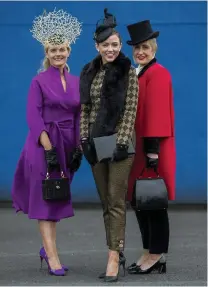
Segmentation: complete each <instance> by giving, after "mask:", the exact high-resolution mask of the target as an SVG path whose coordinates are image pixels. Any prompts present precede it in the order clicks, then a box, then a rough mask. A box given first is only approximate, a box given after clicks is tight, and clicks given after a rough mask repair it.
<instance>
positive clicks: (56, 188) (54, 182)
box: [42, 171, 71, 201]
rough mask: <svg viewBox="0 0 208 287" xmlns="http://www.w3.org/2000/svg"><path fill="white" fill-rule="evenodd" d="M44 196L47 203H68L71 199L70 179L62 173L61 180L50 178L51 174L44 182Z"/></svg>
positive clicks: (47, 174)
mask: <svg viewBox="0 0 208 287" xmlns="http://www.w3.org/2000/svg"><path fill="white" fill-rule="evenodd" d="M42 194H43V199H44V200H46V201H68V200H70V199H71V193H70V183H69V179H68V178H67V177H65V176H64V173H63V171H61V174H60V177H59V178H50V175H49V172H47V173H46V178H45V179H43V180H42Z"/></svg>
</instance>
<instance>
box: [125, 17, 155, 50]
mask: <svg viewBox="0 0 208 287" xmlns="http://www.w3.org/2000/svg"><path fill="white" fill-rule="evenodd" d="M127 29H128V31H129V35H130V37H131V40H130V41H127V42H126V43H127V44H128V45H131V46H134V45H137V44H140V43H142V42H144V41H147V40H150V39H153V38H157V37H158V36H159V33H160V32H159V31H155V32H154V31H153V30H152V27H151V24H150V21H149V20H145V21H141V22H138V23H135V24H131V25H128V26H127Z"/></svg>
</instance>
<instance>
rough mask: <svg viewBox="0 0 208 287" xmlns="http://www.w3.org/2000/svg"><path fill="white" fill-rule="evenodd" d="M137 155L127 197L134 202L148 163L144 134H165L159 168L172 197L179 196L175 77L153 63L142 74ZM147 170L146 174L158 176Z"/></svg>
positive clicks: (140, 77) (136, 125)
mask: <svg viewBox="0 0 208 287" xmlns="http://www.w3.org/2000/svg"><path fill="white" fill-rule="evenodd" d="M135 133H136V155H135V159H134V163H133V166H132V170H131V172H130V176H129V187H128V196H127V199H128V200H129V201H131V199H132V193H133V186H134V183H135V180H136V179H137V178H138V177H139V176H140V174H141V171H142V169H143V167H144V166H145V154H144V151H143V137H161V138H162V139H161V141H160V153H159V163H158V171H159V174H160V176H162V177H163V178H164V181H165V183H166V186H167V189H168V197H169V200H174V199H175V167H176V152H175V137H174V107H173V90H172V82H171V76H170V73H169V72H168V70H166V69H165V68H164V67H163V66H161V65H160V64H158V63H153V64H152V65H151V66H149V67H148V68H147V70H146V71H145V72H144V73H143V74H142V75H141V76H139V101H138V108H137V117H136V122H135ZM154 175H155V173H154V171H152V170H148V171H147V170H146V171H145V172H144V173H143V177H147V176H154Z"/></svg>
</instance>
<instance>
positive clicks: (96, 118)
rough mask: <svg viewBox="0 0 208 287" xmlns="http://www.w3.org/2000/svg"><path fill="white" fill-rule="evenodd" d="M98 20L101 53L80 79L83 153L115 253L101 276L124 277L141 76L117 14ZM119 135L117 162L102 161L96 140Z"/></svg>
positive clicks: (99, 49) (108, 244)
mask: <svg viewBox="0 0 208 287" xmlns="http://www.w3.org/2000/svg"><path fill="white" fill-rule="evenodd" d="M104 12H105V19H104V20H102V21H101V23H98V24H97V27H96V31H95V37H94V40H95V44H96V49H97V51H98V52H99V55H98V56H97V57H96V58H95V59H94V60H92V61H91V62H90V63H88V64H87V65H85V67H84V68H83V70H82V73H81V77H80V98H81V104H82V108H81V120H80V133H81V142H82V148H83V153H84V155H85V157H86V159H87V161H88V162H89V164H90V165H91V168H92V172H93V176H94V180H95V183H96V186H97V190H98V193H99V196H100V200H101V203H102V207H103V217H104V224H105V230H106V239H107V246H108V248H109V257H108V264H107V270H106V272H105V273H103V274H101V275H100V276H99V278H104V280H105V282H115V281H117V280H118V270H119V266H120V265H121V264H123V267H125V258H124V256H122V255H123V253H122V251H123V249H124V240H125V224H126V203H125V200H126V192H127V184H128V176H129V172H130V169H131V166H132V162H133V156H129V155H128V144H129V141H130V140H131V138H132V135H133V129H134V122H135V117H136V111H137V100H138V80H137V76H136V70H135V69H134V68H133V67H132V66H131V61H130V60H129V59H128V58H127V57H125V55H124V54H123V53H121V52H120V50H121V38H120V35H119V33H118V32H117V31H116V30H115V29H114V28H115V26H116V20H115V17H114V16H113V15H111V14H109V13H107V9H105V11H104ZM113 133H117V145H116V149H115V151H114V153H113V154H112V158H113V161H105V162H97V158H96V152H95V149H94V147H93V145H92V138H94V137H102V136H106V135H110V134H113Z"/></svg>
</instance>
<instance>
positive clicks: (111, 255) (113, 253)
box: [108, 250, 119, 261]
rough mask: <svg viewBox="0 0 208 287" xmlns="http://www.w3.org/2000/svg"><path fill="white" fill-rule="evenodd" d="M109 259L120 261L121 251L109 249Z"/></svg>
mask: <svg viewBox="0 0 208 287" xmlns="http://www.w3.org/2000/svg"><path fill="white" fill-rule="evenodd" d="M108 259H109V260H115V261H119V252H118V251H115V250H109V252H108Z"/></svg>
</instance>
